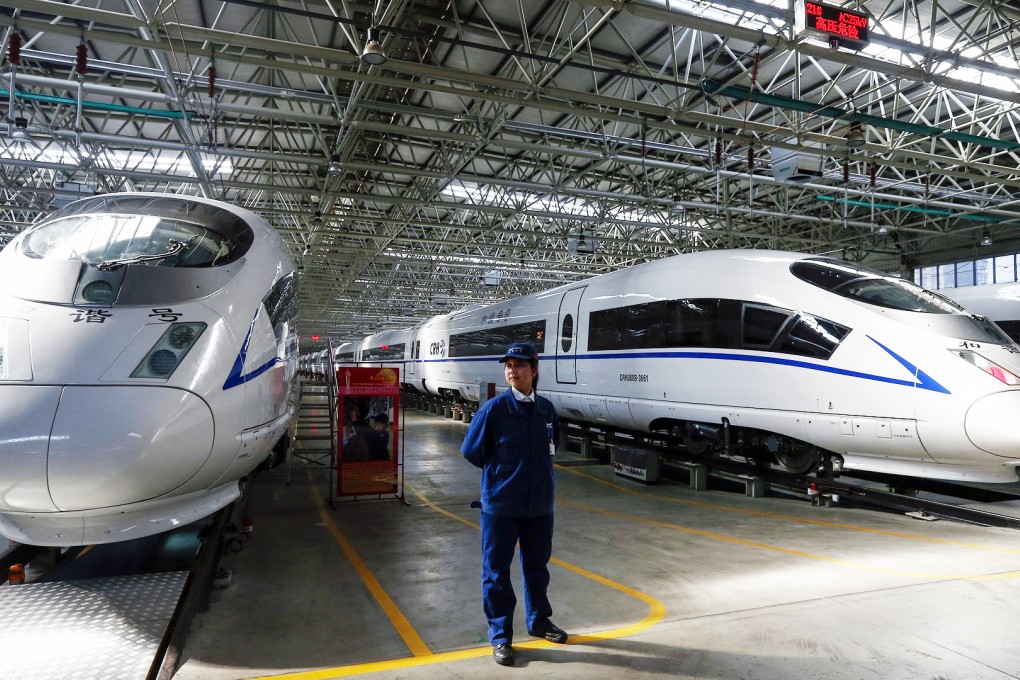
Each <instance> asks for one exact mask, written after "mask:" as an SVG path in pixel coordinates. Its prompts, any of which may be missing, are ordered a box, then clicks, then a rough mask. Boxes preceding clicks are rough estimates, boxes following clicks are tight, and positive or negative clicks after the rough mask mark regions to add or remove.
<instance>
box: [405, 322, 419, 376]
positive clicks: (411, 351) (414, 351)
mask: <svg viewBox="0 0 1020 680" xmlns="http://www.w3.org/2000/svg"><path fill="white" fill-rule="evenodd" d="M419 356H421V341H420V340H418V329H417V328H416V329H414V330H412V331H411V339H410V342H409V343H408V345H407V369H406V370H407V375H408V376H414V375H417V373H418V369H417V365H418V357H419Z"/></svg>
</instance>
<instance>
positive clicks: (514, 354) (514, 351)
mask: <svg viewBox="0 0 1020 680" xmlns="http://www.w3.org/2000/svg"><path fill="white" fill-rule="evenodd" d="M507 359H523V360H524V361H538V352H536V351H535V348H534V347H532V346H531V343H530V342H511V343H510V344H509V345H507V346H506V352H504V353H503V358H502V359H500V360H499V363H501V364H503V363H506V360H507Z"/></svg>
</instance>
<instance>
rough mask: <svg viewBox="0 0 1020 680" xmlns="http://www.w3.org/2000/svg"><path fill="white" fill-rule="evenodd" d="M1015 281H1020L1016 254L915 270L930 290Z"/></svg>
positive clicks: (915, 278) (920, 284) (920, 283)
mask: <svg viewBox="0 0 1020 680" xmlns="http://www.w3.org/2000/svg"><path fill="white" fill-rule="evenodd" d="M1014 281H1020V277H1018V276H1017V256H1016V255H999V256H997V257H981V258H977V259H974V260H963V261H962V262H952V263H950V264H938V265H932V266H929V267H918V268H917V269H915V270H914V283H916V284H917V285H919V286H921V287H922V288H927V289H928V290H939V289H940V288H960V287H963V286H983V285H986V284H990V283H1013V282H1014Z"/></svg>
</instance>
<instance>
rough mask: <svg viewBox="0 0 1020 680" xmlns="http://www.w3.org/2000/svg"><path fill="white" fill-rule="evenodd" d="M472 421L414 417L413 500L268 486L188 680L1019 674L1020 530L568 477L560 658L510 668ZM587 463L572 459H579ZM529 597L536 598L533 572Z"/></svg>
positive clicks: (587, 469) (575, 472) (560, 527)
mask: <svg viewBox="0 0 1020 680" xmlns="http://www.w3.org/2000/svg"><path fill="white" fill-rule="evenodd" d="M465 429H466V426H465V425H463V424H462V423H459V422H453V421H451V420H447V419H443V418H441V417H439V416H432V415H418V414H416V413H414V412H411V411H409V412H408V413H407V417H406V425H405V432H404V437H405V439H406V449H405V460H406V474H405V481H406V498H407V500H408V502H409V503H410V506H407V505H405V504H403V503H401V502H400V501H398V500H384V501H371V502H357V503H344V504H342V505H341V506H340V507H339V508H338V509H337V510H332V509H329V507H328V506H327V505H325V504H323V502H322V498H323V496H325V495H326V493H327V491H326V486H325V480H324V478H323V476H322V475H321V474H318V475H312V474H309V473H308V472H307V471H306V470H304V469H299V468H295V469H294V470H293V475H292V481H291V483H290V484H289V485H288V484H287V483H286V478H287V470H286V468H278V469H277V470H274V471H271V472H269V473H266V474H263V475H262V476H261V477H259V478H257V479H256V480H254V482H253V483H252V484H251V485H250V488H249V500H248V502H249V513H250V515H251V516H252V518H253V520H254V531H253V534H252V536H251V538H250V540H248V541H247V542H246V543H245V544H244V549H243V550H242V551H241V552H239V553H237V554H235V555H233V556H231V557H229V558H228V559H227V563H228V564H229V566H230V567H231V568H232V581H231V584H230V585H229V586H228V587H226V588H225V589H222V590H219V591H217V592H216V594H215V595H214V599H213V604H212V606H211V608H210V609H209V611H207V612H204V613H202V614H200V615H199V616H198V617H197V619H196V621H195V624H194V626H193V628H192V632H191V635H190V638H189V641H188V645H187V647H186V648H185V650H184V662H183V664H182V666H181V668H180V670H179V671H178V673H177V674H176V675H175V678H177V679H178V680H228V679H229V680H233V679H235V678H256V677H276V678H284V677H285V678H288V679H289V680H298V679H300V680H312V679H320V680H321V679H325V678H339V677H372V678H379V679H387V680H388V679H396V678H403V679H416V678H491V677H496V676H497V674H498V675H499V676H507V677H509V676H510V675H513V677H517V678H529V677H530V678H537V677H554V678H585V679H592V678H607V679H608V678H621V677H626V678H653V677H660V676H670V677H674V678H718V679H726V680H730V679H736V678H744V679H749V680H750V679H762V680H766V679H767V680H775V679H799V678H854V679H862V680H863V679H871V678H875V679H879V678H881V679H884V680H890V679H908V678H918V679H921V678H924V679H927V680H932V679H946V680H949V679H966V680H979V679H985V678H987V679H996V680H1000V679H1003V678H1020V636H1018V635H1017V632H1016V625H1017V620H1018V618H1020V617H1018V614H1017V611H1016V610H1017V609H1018V608H1020V541H1018V539H1020V535H1018V534H1017V532H1015V531H1010V530H1005V529H989V528H979V527H972V526H966V525H962V524H954V523H949V522H945V521H938V522H922V521H918V520H914V519H910V518H908V517H904V516H899V515H889V514H880V513H878V512H875V511H872V510H863V509H850V508H816V507H812V506H810V505H809V504H808V503H806V502H804V501H800V500H790V499H779V498H747V497H744V496H742V495H739V494H732V493H726V492H719V491H703V492H694V491H691V490H690V489H688V488H687V487H686V486H685V485H682V484H679V483H674V482H662V483H660V484H658V485H655V486H645V485H642V484H640V483H637V482H634V481H631V480H627V479H624V478H621V477H618V476H616V475H614V474H613V472H612V470H611V469H609V468H608V467H606V466H569V467H568V466H563V467H559V468H558V470H557V485H558V487H557V492H558V493H557V508H556V524H557V528H556V536H555V539H554V550H553V553H554V564H553V566H552V567H551V571H552V585H551V587H550V595H551V599H552V601H553V607H554V609H555V614H554V617H553V620H554V621H555V622H556V623H557V625H559V626H560V627H562V628H564V629H566V630H567V631H568V632H570V633H571V634H572V637H571V644H568V645H563V646H557V645H551V644H549V643H546V642H544V641H536V640H532V639H530V638H528V636H527V634H526V632H524V627H523V604H520V605H519V607H518V615H517V629H518V631H519V632H518V639H517V640H516V641H515V648H516V649H517V651H518V659H517V665H516V666H514V667H512V668H502V667H499V666H496V665H495V664H494V663H493V661H492V659H491V648H490V647H489V645H488V642H487V640H486V637H485V630H486V626H485V621H484V618H483V616H482V612H481V601H480V593H479V591H480V585H479V580H480V577H479V564H480V557H479V540H478V530H477V511H475V510H471V509H470V508H469V507H468V504H469V502H470V501H471V500H474V499H475V498H477V496H478V472H477V470H476V469H475V468H473V467H472V466H471V465H469V464H468V463H467V462H465V461H464V460H462V459H461V458H460V455H459V446H460V442H461V440H462V438H463V434H464V431H465ZM561 458H562V459H564V460H569V459H570V458H571V456H569V454H568V455H564V456H561ZM517 589H518V596H519V597H520V595H521V589H520V584H519V581H518V583H517Z"/></svg>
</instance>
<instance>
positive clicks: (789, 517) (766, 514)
mask: <svg viewBox="0 0 1020 680" xmlns="http://www.w3.org/2000/svg"><path fill="white" fill-rule="evenodd" d="M559 469H560V470H562V471H563V472H569V473H570V474H573V475H577V476H578V477H583V478H584V479H588V480H591V481H593V482H598V483H599V484H603V485H605V486H608V487H611V488H613V489H616V490H618V491H621V492H623V493H626V494H630V495H632V496H640V497H642V498H649V499H651V500H656V501H662V502H664V503H673V504H676V505H687V506H690V507H694V508H706V509H711V510H721V511H723V512H737V513H740V514H742V515H749V516H752V517H768V518H771V519H783V520H787V521H790V522H800V523H802V524H818V525H821V526H827V527H834V528H836V529H846V530H847V531H861V532H864V533H869V534H876V535H879V536H892V537H894V538H906V539H910V540H913V541H924V542H926V543H939V544H942V545H954V546H958V547H961V548H973V549H975V550H988V551H990V552H1001V553H1006V554H1008V555H1020V550H1017V549H1015V548H999V547H996V546H989V545H980V544H976V543H963V542H961V541H952V540H949V539H945V538H934V537H931V536H918V535H917V534H907V533H901V532H897V531H886V530H884V529H872V528H869V527H859V526H854V525H853V524H842V523H839V522H831V521H829V520H823V519H809V518H807V517H795V516H793V515H780V514H777V513H774V512H766V511H764V510H749V509H747V508H737V507H733V506H731V505H718V504H716V503H705V502H703V501H692V500H687V499H683V498H666V497H664V496H660V495H657V494H653V493H649V492H647V491H639V490H637V489H631V488H628V487H626V486H622V485H620V484H617V483H616V482H613V481H610V480H607V479H602V478H600V477H596V476H595V475H590V474H587V473H585V472H581V471H580V470H575V469H574V468H570V467H563V466H562V465H561V466H559ZM558 502H559V500H557V503H558Z"/></svg>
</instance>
